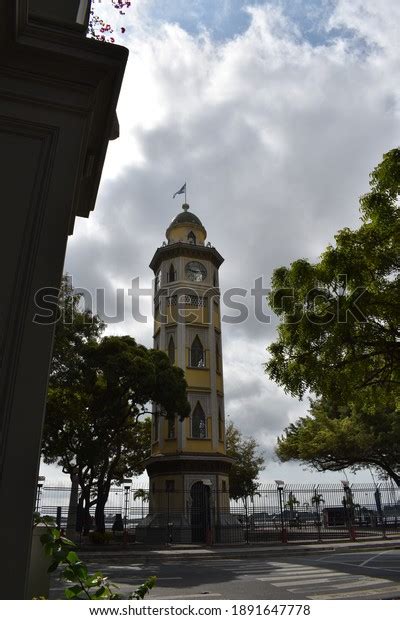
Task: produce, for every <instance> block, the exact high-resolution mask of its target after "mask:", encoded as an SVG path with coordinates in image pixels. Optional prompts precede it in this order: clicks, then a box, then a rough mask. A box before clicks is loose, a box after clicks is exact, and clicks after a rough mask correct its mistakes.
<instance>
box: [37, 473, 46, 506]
mask: <svg viewBox="0 0 400 620" xmlns="http://www.w3.org/2000/svg"><path fill="white" fill-rule="evenodd" d="M45 480H46V476H38V483H37V492H36V508H35V512H39V502H40V495H41V491H42V487H43V484H44V481H45Z"/></svg>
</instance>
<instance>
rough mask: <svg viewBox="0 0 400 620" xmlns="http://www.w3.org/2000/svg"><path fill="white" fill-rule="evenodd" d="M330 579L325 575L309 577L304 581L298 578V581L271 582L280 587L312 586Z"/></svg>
mask: <svg viewBox="0 0 400 620" xmlns="http://www.w3.org/2000/svg"><path fill="white" fill-rule="evenodd" d="M329 581H330V577H323V578H321V579H309V580H307V581H304V580H302V579H297V580H296V581H280V582H279V583H278V582H275V583H271V585H272V586H277V587H279V588H289V587H290V586H300V585H303V586H312V585H314V584H317V583H328V582H329Z"/></svg>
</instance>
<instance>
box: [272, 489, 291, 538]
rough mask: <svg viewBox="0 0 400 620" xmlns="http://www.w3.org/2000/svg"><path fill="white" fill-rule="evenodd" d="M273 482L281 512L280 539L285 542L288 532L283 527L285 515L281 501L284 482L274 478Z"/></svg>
mask: <svg viewBox="0 0 400 620" xmlns="http://www.w3.org/2000/svg"><path fill="white" fill-rule="evenodd" d="M275 483H276V485H277V488H278V495H279V510H280V513H281V541H282V542H283V543H287V542H288V534H287V530H286V527H285V517H284V515H283V501H282V493H283V487H284V484H285V483H284V482H283V480H275Z"/></svg>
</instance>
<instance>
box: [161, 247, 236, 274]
mask: <svg viewBox="0 0 400 620" xmlns="http://www.w3.org/2000/svg"><path fill="white" fill-rule="evenodd" d="M177 256H186V257H187V258H199V259H203V260H210V261H211V262H212V263H213V264H214V265H215V267H217V268H218V267H220V266H221V265H222V263H223V262H224V259H223V257H222V256H221V254H220V253H219V252H217V250H216V249H215V248H213V247H211V246H206V245H194V244H192V243H182V242H181V241H178V242H177V243H171V244H169V245H163V246H161V247H160V248H158V249H157V250H156V253H155V254H154V256H153V258H152V260H151V263H150V265H149V267H150V269H152V270H153V271H154V273H157V271H158V269H159V267H160V264H161V263H162V262H163V261H164V260H168V259H171V258H176V257H177Z"/></svg>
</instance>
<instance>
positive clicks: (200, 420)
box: [192, 402, 207, 439]
mask: <svg viewBox="0 0 400 620" xmlns="http://www.w3.org/2000/svg"><path fill="white" fill-rule="evenodd" d="M192 437H195V438H196V439H205V438H206V437H207V426H206V415H205V413H204V411H203V408H202V406H201V405H200V403H199V402H198V403H197V405H196V406H195V408H194V411H193V413H192Z"/></svg>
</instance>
